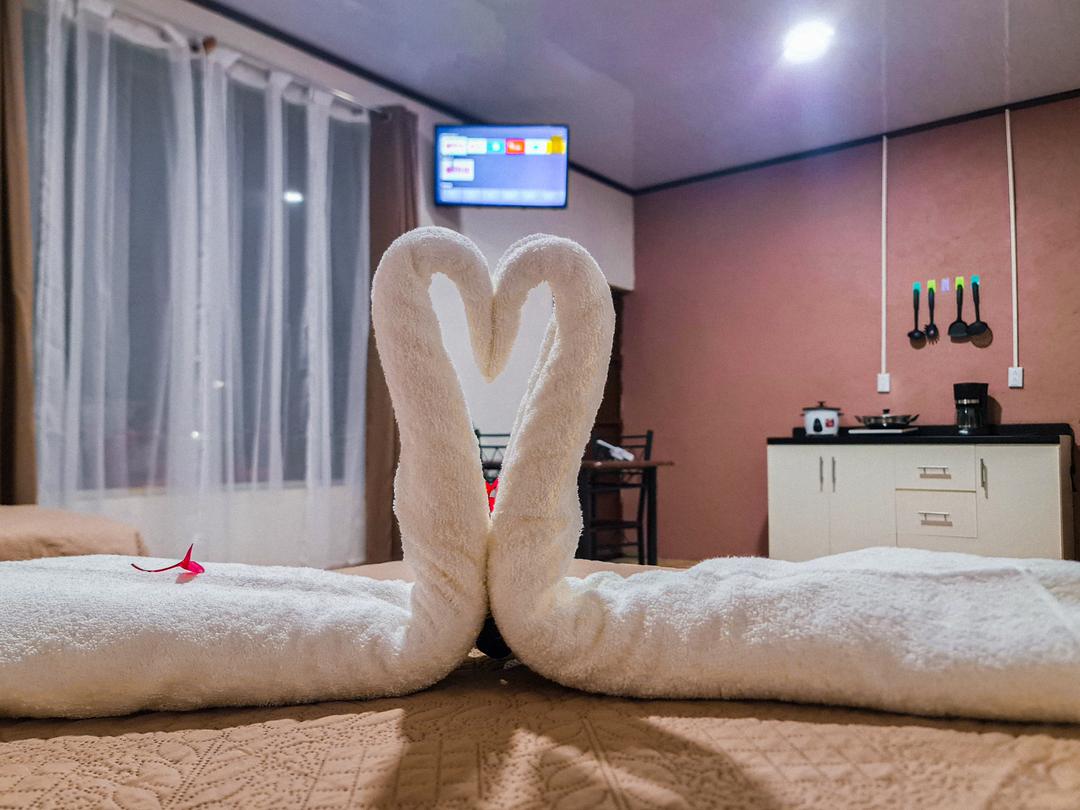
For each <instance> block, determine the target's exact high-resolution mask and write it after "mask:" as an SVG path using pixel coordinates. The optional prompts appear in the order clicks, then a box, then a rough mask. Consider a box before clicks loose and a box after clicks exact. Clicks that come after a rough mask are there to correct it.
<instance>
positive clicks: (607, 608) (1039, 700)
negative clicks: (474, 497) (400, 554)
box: [488, 258, 1080, 722]
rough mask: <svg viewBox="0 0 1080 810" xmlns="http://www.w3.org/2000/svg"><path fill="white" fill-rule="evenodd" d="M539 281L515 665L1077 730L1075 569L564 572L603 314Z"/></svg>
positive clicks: (609, 687)
mask: <svg viewBox="0 0 1080 810" xmlns="http://www.w3.org/2000/svg"><path fill="white" fill-rule="evenodd" d="M548 271H549V273H550V281H551V287H552V292H553V295H554V298H555V308H554V312H553V315H552V321H551V323H550V324H549V328H548V336H547V340H546V341H545V344H544V348H543V350H542V352H541V356H540V358H539V359H538V360H537V363H536V366H535V368H534V371H533V375H532V378H531V380H530V383H529V387H528V390H527V392H526V395H525V398H524V400H523V401H522V404H521V407H520V410H519V411H518V420H517V424H516V425H515V428H514V430H515V435H514V437H513V438H512V440H511V442H512V445H511V450H510V452H508V453H507V454H506V459H505V461H504V464H503V469H502V473H501V476H500V485H499V497H498V499H497V500H496V504H495V512H494V516H493V529H492V547H491V551H490V556H489V559H488V589H489V593H490V595H491V607H492V612H493V614H494V616H495V620H496V622H497V624H498V626H499V629H500V630H501V631H502V634H503V637H504V638H505V640H506V641H507V643H508V644H509V646H510V647H511V649H512V650H513V651H514V653H515V654H516V655H517V656H518V657H519V658H520V659H521V660H522V661H524V662H525V663H526V664H528V665H529V666H530V667H532V668H533V669H535V670H537V671H538V672H540V673H542V674H544V675H546V676H548V677H549V678H551V679H553V680H555V681H558V682H560V683H563V684H566V685H568V686H573V687H578V688H581V689H586V690H589V691H594V692H604V693H609V694H617V695H632V696H641V697H673V698H675V697H714V698H716V697H730V698H736V697H738V698H771V699H781V700H792V701H808V702H825V703H838V704H846V705H853V706H865V707H872V708H877V709H887V710H894V711H903V712H916V713H922V714H935V715H966V716H972V717H987V718H1000V719H1015V720H1049V721H1073V722H1076V721H1080V563H1075V562H1065V561H1051V560H999V559H985V558H980V557H974V556H969V555H960V554H944V553H935V552H928V551H920V550H910V549H909V550H905V549H896V548H892V549H871V550H865V551H859V552H853V553H850V554H843V555H837V556H835V557H827V558H823V559H820V560H815V561H811V562H806V563H786V562H781V561H776V560H766V559H719V560H710V561H707V562H704V563H701V564H700V565H698V566H696V567H694V568H691V569H690V570H688V571H682V572H670V571H654V572H650V573H643V574H640V575H636V576H632V577H629V578H626V579H624V578H622V577H619V576H616V575H613V574H607V573H600V574H594V575H592V576H589V577H587V578H585V579H575V578H567V577H565V573H566V568H567V565H568V562H569V560H570V559H571V558H572V557H573V554H574V550H575V548H576V546H577V541H578V536H579V534H580V530H581V511H580V508H579V506H578V499H577V492H576V480H577V472H578V467H579V459H580V458H581V456H582V451H583V449H584V447H585V444H586V442H587V441H588V436H589V430H590V428H591V426H592V423H593V419H594V417H595V414H596V410H597V407H598V406H599V403H600V399H601V396H602V393H603V386H604V379H605V372H606V366H607V358H608V352H609V349H610V345H611V326H612V313H611V307H610V300H609V297H608V295H607V293H606V290H605V289H603V288H602V287H601V286H600V284H599V281H600V280H601V279H602V277H601V276H600V271H599V269H598V268H597V267H596V266H595V264H594V263H592V262H591V260H590V261H584V260H581V259H574V260H570V259H569V258H568V260H567V263H566V266H565V267H564V268H562V269H561V270H560V269H558V268H549V270H548Z"/></svg>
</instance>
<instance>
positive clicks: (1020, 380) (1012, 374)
mask: <svg viewBox="0 0 1080 810" xmlns="http://www.w3.org/2000/svg"><path fill="white" fill-rule="evenodd" d="M1023 387H1024V367H1023V366H1009V388H1023Z"/></svg>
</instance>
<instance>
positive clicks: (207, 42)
mask: <svg viewBox="0 0 1080 810" xmlns="http://www.w3.org/2000/svg"><path fill="white" fill-rule="evenodd" d="M188 46H189V47H190V48H191V50H192V52H193V53H202V54H204V55H206V56H209V55H210V54H211V53H212V52H213V51H214V49H215V48H216V47H217V46H218V41H217V37H214V36H205V37H203V38H202V40H198V41H197V40H191V41H189V42H188ZM229 50H231V51H233V52H234V53H237V54H239V56H240V58H239V60H238V61H240V62H243V63H244V64H246V65H247V66H249V67H252V68H254V69H256V70H259V71H262V72H265V73H271V72H273V71H276V70H278V68H275V67H273V66H272V65H269V64H267V63H266V62H263V61H262V60H259V59H256V58H255V57H253V56H250V55H248V54H246V53H244V52H243V51H238V50H236V49H235V48H230V49H229ZM287 72H288V73H289V75H290V76H292V77H293V79H294V81H295V82H296V83H297V84H302V85H305V86H307V87H309V88H317V89H319V90H325V91H326V92H327V93H329V94H330V95H331V96H333V97H334V98H336V99H337V100H338V101H341V102H344V103H345V104H348V105H350V106H353V107H356V108H358V109H360V110H362V111H364V112H366V113H367V114H368V115H372V116H374V117H376V118H387V117H388V115H387V113H385V112H383V111H382V110H380V109H379V108H378V107H370V106H368V105H367V104H364V103H363V102H362V101H360V99H358V98H357V97H356V96H354V95H352V94H351V93H346V92H345V91H344V90H339V89H337V88H336V87H331V86H330V85H328V84H323V83H321V82H316V81H312V80H310V79H306V78H300V77H298V76H296V75H295V74H293V73H292V72H291V71H287Z"/></svg>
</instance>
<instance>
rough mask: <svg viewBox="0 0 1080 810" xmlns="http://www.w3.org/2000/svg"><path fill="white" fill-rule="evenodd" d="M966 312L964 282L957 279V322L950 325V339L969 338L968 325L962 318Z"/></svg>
mask: <svg viewBox="0 0 1080 810" xmlns="http://www.w3.org/2000/svg"><path fill="white" fill-rule="evenodd" d="M963 311H964V280H963V279H962V278H957V279H956V320H955V321H953V322H952V323H950V324H949V337H951V338H953V339H954V340H960V339H962V338H966V337H967V336H968V325H967V324H966V323H964V319H963V318H962V317H960V316H961V315H962V314H963Z"/></svg>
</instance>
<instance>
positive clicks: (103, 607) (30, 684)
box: [0, 555, 475, 717]
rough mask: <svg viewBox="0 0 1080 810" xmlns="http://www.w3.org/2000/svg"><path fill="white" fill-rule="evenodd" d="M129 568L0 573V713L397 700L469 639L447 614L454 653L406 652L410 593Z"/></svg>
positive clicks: (7, 569)
mask: <svg viewBox="0 0 1080 810" xmlns="http://www.w3.org/2000/svg"><path fill="white" fill-rule="evenodd" d="M130 562H131V559H130V558H128V557H118V556H112V555H95V556H89V557H54V558H51V559H44V560H27V561H22V562H8V563H0V616H2V620H0V714H4V715H14V716H33V717H92V716H99V715H110V714H125V713H128V712H133V711H138V710H140V709H194V708H199V707H203V706H228V705H246V704H252V705H257V704H275V703H302V702H307V701H313V700H330V699H336V698H342V699H344V698H360V697H372V696H376V695H387V694H403V693H406V692H410V691H413V690H416V689H420V688H422V687H425V686H428V685H429V684H430V683H432V682H433V681H435V680H437V679H438V678H440V677H442V676H443V675H444V674H445V672H444V671H443V670H445V669H447V668H448V667H447V664H446V659H447V657H448V656H449V657H450V658H451V659H452V660H453V663H452V664H450V665H449V666H451V667H452V666H453V665H455V664H456V663H458V662H459V661H460V658H461V656H462V655H463V654H464V650H462V647H464V649H465V650H467V649H468V642H469V641H471V639H470V638H468V634H469V633H473V634H474V637H475V629H474V628H473V627H471V626H469V627H468V628H467V629H465V628H462V627H460V619H458V617H456V616H455V615H454V614H453V613H452V612H450V611H447V614H446V623H445V628H446V632H447V636H448V637H451V638H456V639H457V641H458V643H457V644H450V645H448V646H447V648H444V649H439V648H438V647H433V646H428V645H430V644H431V641H432V639H431V638H426V639H424V640H423V641H422V642H421V644H422V645H423V647H424V648H423V649H419V650H415V651H414V650H413V646H414V644H415V642H414V640H413V639H412V637H411V636H412V634H411V632H410V629H411V627H412V626H413V625H412V622H413V617H412V611H413V606H412V596H413V585H412V584H411V583H405V582H399V581H379V580H374V579H368V578H367V577H360V576H349V575H347V574H336V573H333V572H331V571H318V570H315V569H311V568H280V567H264V566H250V565H234V564H226V563H220V564H214V563H209V564H207V569H208V570H207V573H205V574H199V575H197V576H193V575H190V574H185V573H184V572H176V571H170V572H167V573H163V574H144V573H140V572H139V571H135V570H134V569H133V568H131V566H130V565H129V563H130ZM138 562H139V564H141V565H146V566H147V567H163V566H165V565H168V564H169V563H170V562H173V561H169V560H153V559H151V560H145V559H143V558H139V559H138ZM448 584H450V583H449V582H448ZM469 612H473V613H475V610H474V611H464V612H463V613H464V615H467V614H468V613H469ZM468 623H469V624H470V625H471V624H475V621H470V622H468ZM455 647H456V649H454V648H455Z"/></svg>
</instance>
